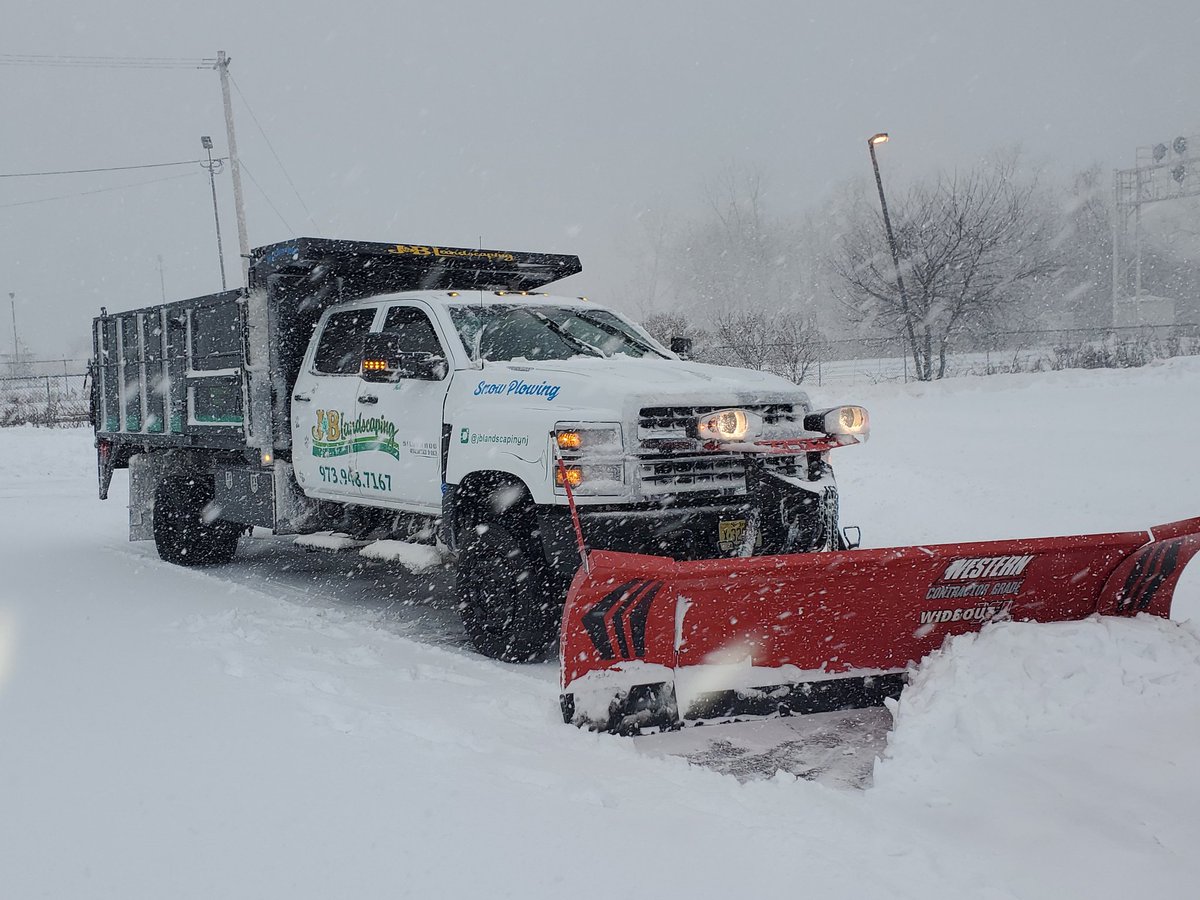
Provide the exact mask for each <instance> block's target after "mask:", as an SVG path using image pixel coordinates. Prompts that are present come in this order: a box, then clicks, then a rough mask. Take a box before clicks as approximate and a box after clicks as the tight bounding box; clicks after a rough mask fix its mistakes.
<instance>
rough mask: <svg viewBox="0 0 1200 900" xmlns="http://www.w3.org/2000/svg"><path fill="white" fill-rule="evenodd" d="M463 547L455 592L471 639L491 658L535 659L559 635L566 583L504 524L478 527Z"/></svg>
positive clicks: (537, 551) (527, 660) (510, 660)
mask: <svg viewBox="0 0 1200 900" xmlns="http://www.w3.org/2000/svg"><path fill="white" fill-rule="evenodd" d="M464 543H465V546H463V550H462V554H461V556H460V557H459V561H458V571H457V576H456V579H455V588H456V590H457V593H458V600H459V608H460V611H461V613H462V621H463V627H464V628H465V629H466V632H467V637H469V638H470V639H471V643H472V644H473V645H474V647H475V649H476V650H478V651H479V652H480V653H482V654H483V655H484V656H489V657H491V658H492V659H499V660H503V661H504V662H529V661H530V660H531V659H535V658H536V657H538V656H539V655H540V654H541V653H542V652H543V651H544V650H545V649H546V647H547V645H548V644H549V643H550V642H551V641H553V640H554V639H555V637H556V636H557V635H558V621H559V617H560V616H561V614H562V599H563V597H562V593H563V589H564V587H565V586H564V585H563V583H562V582H563V579H562V578H561V577H560V576H558V575H556V573H555V572H554V571H553V570H552V568H551V566H550V565H549V564H548V563H547V562H546V560H545V557H544V556H543V555H542V553H541V552H540V551H539V548H536V547H533V546H526V545H525V544H523V543H522V542H521V541H519V540H518V539H517V538H516V537H515V536H514V535H513V534H512V533H510V532H509V531H508V529H506V528H505V527H504V526H502V525H495V524H481V525H478V526H475V527H473V528H471V529H470V534H469V537H467V539H466V541H465V542H464Z"/></svg>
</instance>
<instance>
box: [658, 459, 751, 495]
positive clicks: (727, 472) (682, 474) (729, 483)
mask: <svg viewBox="0 0 1200 900" xmlns="http://www.w3.org/2000/svg"><path fill="white" fill-rule="evenodd" d="M638 480H639V481H640V482H641V484H642V493H643V494H645V495H647V496H660V495H663V494H677V493H682V492H686V491H715V492H718V493H721V494H737V493H743V492H745V490H746V464H745V462H744V461H743V460H742V458H741V457H740V456H739V455H737V454H736V453H706V454H704V455H703V456H693V455H687V456H685V455H682V454H681V455H662V456H643V457H642V458H641V459H639V460H638Z"/></svg>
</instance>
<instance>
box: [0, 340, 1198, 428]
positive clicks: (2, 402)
mask: <svg viewBox="0 0 1200 900" xmlns="http://www.w3.org/2000/svg"><path fill="white" fill-rule="evenodd" d="M765 349H766V350H767V352H766V354H765V356H764V359H763V360H762V361H761V362H760V364H759V365H754V363H753V361H750V360H739V359H736V358H734V354H733V353H732V348H730V347H727V346H723V345H709V346H707V347H703V346H702V347H697V350H698V352H697V353H696V354H694V356H693V359H696V360H697V361H699V362H717V363H721V364H724V365H735V366H736V365H743V366H745V365H749V366H750V367H751V368H763V369H767V370H769V371H774V370H775V369H776V368H784V369H787V371H780V372H778V374H781V375H784V376H785V377H788V378H792V379H797V376H801V375H802V377H800V378H799V380H800V381H802V383H804V384H815V385H818V386H825V385H834V386H837V385H854V384H863V383H866V384H877V383H880V382H889V381H894V382H908V381H912V380H914V375H913V365H912V360H911V359H910V357H909V356H908V354H907V352H906V345H905V343H904V341H903V340H901V339H900V338H895V337H867V338H847V339H845V340H824V339H821V340H820V341H819V343H818V344H816V345H815V346H814V347H812V348H810V349H811V355H810V356H808V357H807V360H808V361H807V362H804V363H803V365H802V368H803V372H802V373H801V371H800V369H799V368H798V366H800V365H801V363H799V362H798V359H799V358H800V357H801V356H803V355H804V354H802V353H799V352H798V350H797V348H795V347H793V346H790V345H789V346H786V347H785V346H782V345H779V346H775V345H766V347H765ZM1174 356H1200V325H1174V326H1170V327H1166V326H1162V327H1128V328H1088V329H1084V328H1064V329H1056V330H1028V331H1007V332H1001V333H998V334H991V335H985V336H981V337H978V338H976V339H975V340H974V341H973V342H972V343H971V344H969V345H968V349H966V350H963V351H961V352H956V353H953V354H950V355H948V356H947V360H946V376H947V377H953V376H961V375H996V374H1002V373H1009V372H1039V371H1049V370H1056V369H1098V368H1128V367H1131V366H1143V365H1146V364H1147V363H1149V362H1151V361H1153V360H1155V359H1166V358H1169V357H1174ZM87 364H88V361H87V360H86V359H47V360H23V361H22V363H21V365H20V366H19V367H16V366H11V365H6V366H3V367H2V368H0V427H5V426H11V425H57V426H76V425H85V424H87V422H88V410H89V403H90V401H89V391H90V389H91V383H90V381H89V376H88V374H87Z"/></svg>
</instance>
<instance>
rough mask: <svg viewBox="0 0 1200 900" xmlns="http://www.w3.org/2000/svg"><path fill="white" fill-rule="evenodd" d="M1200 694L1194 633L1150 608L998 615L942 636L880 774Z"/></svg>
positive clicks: (919, 672)
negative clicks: (1086, 614) (1083, 614)
mask: <svg viewBox="0 0 1200 900" xmlns="http://www.w3.org/2000/svg"><path fill="white" fill-rule="evenodd" d="M1197 697H1200V634H1198V633H1197V631H1196V630H1195V629H1193V628H1192V627H1191V626H1190V625H1180V624H1177V623H1175V622H1170V621H1165V620H1163V619H1158V618H1154V617H1151V616H1138V617H1137V618H1135V619H1117V618H1111V617H1100V616H1094V617H1092V618H1090V619H1087V620H1085V621H1082V622H1059V623H1055V624H1049V625H1039V624H1035V623H1030V622H1001V623H997V624H994V625H988V626H986V627H985V628H984V629H983V631H982V632H979V633H977V634H964V635H959V636H957V637H954V638H952V639H950V640H949V641H947V643H946V645H945V646H944V647H943V648H942V649H941V650H940V651H939V652H937V653H933V654H931V655H930V656H928V657H926V658H925V660H923V661H922V662H921V664H920V665H919V666H918V667H917V669H916V671H915V673H914V675H913V677H912V680H911V681H910V683H909V685H908V687H907V688H905V690H904V693H903V695H902V696H901V697H900V699H899V701H897V702H893V703H892V704H891V706H892V709H893V714H894V717H895V727H894V730H893V732H892V734H891V736H890V737H889V739H888V749H887V761H886V762H885V763H884V764H882V765H881V766H879V767H878V770H877V772H876V775H877V778H878V779H879V781H880V783H884V782H886V781H887V780H888V779H889V778H890V777H892V770H893V769H895V770H899V771H905V772H909V773H910V774H911V769H912V765H911V761H913V760H919V761H920V762H919V766H920V767H921V768H922V769H924V768H927V767H932V768H936V767H939V766H941V765H943V764H946V763H949V762H952V761H961V760H963V759H964V758H968V757H983V756H987V755H991V754H998V753H1003V752H1004V751H1005V750H1007V749H1009V748H1011V747H1013V746H1016V745H1019V744H1022V743H1025V742H1027V741H1029V740H1030V739H1031V738H1032V737H1036V736H1037V735H1039V734H1048V733H1056V732H1057V733H1081V732H1085V731H1088V730H1092V729H1098V728H1105V727H1114V728H1123V727H1124V725H1123V723H1124V722H1125V721H1127V720H1128V717H1129V716H1130V715H1131V714H1135V713H1139V712H1145V711H1146V710H1147V709H1154V708H1160V707H1167V708H1171V707H1173V705H1179V706H1181V707H1187V706H1190V705H1192V704H1194V703H1195V698H1197Z"/></svg>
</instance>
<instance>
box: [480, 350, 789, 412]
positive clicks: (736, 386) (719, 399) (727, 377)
mask: <svg viewBox="0 0 1200 900" xmlns="http://www.w3.org/2000/svg"><path fill="white" fill-rule="evenodd" d="M480 374H481V375H482V376H483V377H485V378H486V379H488V380H489V381H502V380H503V381H509V382H511V381H515V380H524V381H526V382H530V383H539V384H540V383H542V382H549V383H552V384H554V385H556V386H558V387H559V391H558V392H557V394H558V396H557V397H556V400H557V402H556V403H555V404H554V405H555V406H556V407H558V408H560V409H562V408H567V407H570V408H576V409H581V408H590V409H603V408H607V409H629V408H631V407H640V406H665V405H678V406H683V405H689V406H700V405H704V406H724V405H730V406H737V405H751V404H765V403H790V404H795V403H801V404H803V405H805V406H809V405H810V404H809V400H808V394H807V393H806V392H805V391H804V389H803V388H801V387H799V386H797V385H795V384H793V383H792V382H790V381H788V380H787V379H786V378H781V377H780V376H778V375H772V374H771V373H769V372H756V371H754V370H753V369H738V368H733V367H731V366H713V365H708V364H705V363H696V362H689V361H684V360H676V359H632V358H629V357H610V358H606V359H599V358H593V357H585V356H578V357H575V358H573V359H569V360H549V361H545V362H532V361H531V362H530V363H528V364H525V363H522V362H506V363H488V364H487V365H486V366H485V367H484V369H483V370H482V371H481V372H480ZM539 405H540V404H539Z"/></svg>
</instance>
